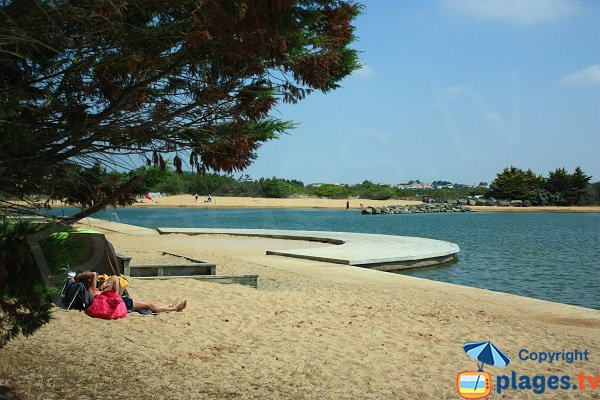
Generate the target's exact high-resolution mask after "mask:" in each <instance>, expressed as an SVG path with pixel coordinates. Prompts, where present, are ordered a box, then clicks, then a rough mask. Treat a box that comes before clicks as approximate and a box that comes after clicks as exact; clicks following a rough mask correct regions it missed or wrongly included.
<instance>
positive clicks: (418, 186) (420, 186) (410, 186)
mask: <svg viewBox="0 0 600 400" xmlns="http://www.w3.org/2000/svg"><path fill="white" fill-rule="evenodd" d="M395 187H396V188H398V189H407V190H419V189H433V186H431V183H406V184H404V183H400V184H398V185H396V186H395Z"/></svg>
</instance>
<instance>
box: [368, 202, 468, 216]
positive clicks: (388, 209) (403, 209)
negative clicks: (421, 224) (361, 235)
mask: <svg viewBox="0 0 600 400" xmlns="http://www.w3.org/2000/svg"><path fill="white" fill-rule="evenodd" d="M449 212H473V210H471V209H470V208H469V207H467V206H465V205H462V204H449V203H435V204H427V203H425V204H418V205H410V206H400V205H390V206H385V207H371V206H368V207H365V208H363V210H362V214H365V215H377V214H424V213H449Z"/></svg>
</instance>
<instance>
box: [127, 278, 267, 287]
mask: <svg viewBox="0 0 600 400" xmlns="http://www.w3.org/2000/svg"><path fill="white" fill-rule="evenodd" d="M179 278H188V279H196V280H200V281H206V282H215V283H222V284H232V283H235V284H238V285H243V286H248V287H251V288H253V289H256V288H258V275H182V276H141V277H136V278H135V279H179Z"/></svg>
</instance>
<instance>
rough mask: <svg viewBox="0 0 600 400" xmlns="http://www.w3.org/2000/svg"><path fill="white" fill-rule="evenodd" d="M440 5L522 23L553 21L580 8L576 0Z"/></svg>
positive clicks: (467, 0) (447, 1) (464, 0)
mask: <svg viewBox="0 0 600 400" xmlns="http://www.w3.org/2000/svg"><path fill="white" fill-rule="evenodd" d="M442 6H443V7H444V8H446V9H448V10H451V11H458V12H463V13H466V14H471V15H474V16H476V17H478V18H486V19H504V20H510V21H514V22H518V23H523V24H535V23H542V22H553V21H556V20H559V19H561V18H565V17H569V16H571V15H575V14H578V13H579V12H580V10H581V6H580V4H579V2H578V1H576V0H442Z"/></svg>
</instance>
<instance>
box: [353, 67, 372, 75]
mask: <svg viewBox="0 0 600 400" xmlns="http://www.w3.org/2000/svg"><path fill="white" fill-rule="evenodd" d="M353 75H356V76H373V75H375V71H373V68H371V67H369V66H368V65H367V64H363V65H362V66H361V67H360V68H359V69H357V70H356V71H354V73H353Z"/></svg>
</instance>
